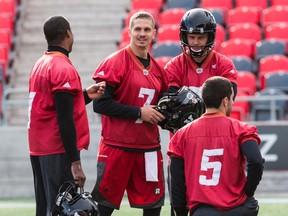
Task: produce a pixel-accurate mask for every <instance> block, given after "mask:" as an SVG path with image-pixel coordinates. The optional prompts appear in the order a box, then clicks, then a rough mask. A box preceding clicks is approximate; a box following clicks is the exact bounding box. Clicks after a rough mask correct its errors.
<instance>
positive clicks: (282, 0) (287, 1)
mask: <svg viewBox="0 0 288 216" xmlns="http://www.w3.org/2000/svg"><path fill="white" fill-rule="evenodd" d="M270 5H271V6H275V5H280V6H287V5H288V0H270Z"/></svg>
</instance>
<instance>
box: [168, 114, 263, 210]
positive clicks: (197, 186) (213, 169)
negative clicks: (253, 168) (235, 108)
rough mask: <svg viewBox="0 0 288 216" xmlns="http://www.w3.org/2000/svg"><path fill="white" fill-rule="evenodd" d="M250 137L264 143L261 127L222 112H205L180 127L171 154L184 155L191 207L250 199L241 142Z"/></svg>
mask: <svg viewBox="0 0 288 216" xmlns="http://www.w3.org/2000/svg"><path fill="white" fill-rule="evenodd" d="M247 140H255V141H256V142H257V143H258V144H260V138H259V136H258V131H257V128H256V127H255V126H250V125H248V124H247V123H244V122H240V121H238V120H236V119H233V118H229V117H227V116H225V115H224V114H222V113H212V114H204V115H203V116H202V117H200V118H199V119H197V120H195V121H193V122H192V123H190V124H188V125H186V126H184V127H183V128H181V129H180V130H178V131H177V133H176V134H175V135H174V136H173V137H172V139H171V141H170V143H169V147H168V155H169V156H171V157H180V158H183V159H184V167H185V170H184V172H185V182H186V187H187V188H186V197H187V205H188V207H189V209H193V208H195V207H196V206H197V205H199V204H200V203H203V204H209V205H213V206H215V207H216V208H219V209H221V210H225V209H228V208H232V207H235V206H238V205H240V204H242V203H243V202H244V201H245V200H246V198H247V196H246V194H245V184H246V174H245V164H246V159H245V157H244V155H243V154H242V153H241V145H242V144H243V143H244V142H245V141H247Z"/></svg>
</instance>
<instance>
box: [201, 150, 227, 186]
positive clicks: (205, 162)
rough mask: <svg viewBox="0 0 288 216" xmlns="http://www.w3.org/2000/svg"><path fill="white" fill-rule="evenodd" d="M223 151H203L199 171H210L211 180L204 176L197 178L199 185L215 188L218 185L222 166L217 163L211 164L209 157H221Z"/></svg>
mask: <svg viewBox="0 0 288 216" xmlns="http://www.w3.org/2000/svg"><path fill="white" fill-rule="evenodd" d="M223 152H224V149H223V148H221V149H204V151H203V155H202V161H201V171H207V170H208V169H212V170H213V173H212V178H211V179H208V178H207V176H206V175H200V176H199V183H200V184H201V185H206V186H215V185H217V184H218V183H219V178H220V171H221V167H222V164H221V162H219V161H214V162H211V161H209V157H211V156H221V155H223Z"/></svg>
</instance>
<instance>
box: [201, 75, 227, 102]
mask: <svg viewBox="0 0 288 216" xmlns="http://www.w3.org/2000/svg"><path fill="white" fill-rule="evenodd" d="M231 95H232V83H231V82H230V81H229V80H228V79H226V78H224V77H220V76H214V77H210V78H208V79H207V80H206V81H205V82H204V84H203V86H202V98H203V100H204V103H205V106H206V108H219V107H220V105H221V102H222V100H223V99H224V98H225V97H227V98H228V99H230V97H231Z"/></svg>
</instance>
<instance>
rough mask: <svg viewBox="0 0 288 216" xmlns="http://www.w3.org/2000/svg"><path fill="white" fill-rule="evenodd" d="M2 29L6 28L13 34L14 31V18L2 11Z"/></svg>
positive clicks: (0, 25) (0, 26)
mask: <svg viewBox="0 0 288 216" xmlns="http://www.w3.org/2000/svg"><path fill="white" fill-rule="evenodd" d="M0 20H1V22H0V30H6V31H9V32H11V34H13V33H14V19H13V18H12V17H11V16H9V15H5V14H1V13H0Z"/></svg>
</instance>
